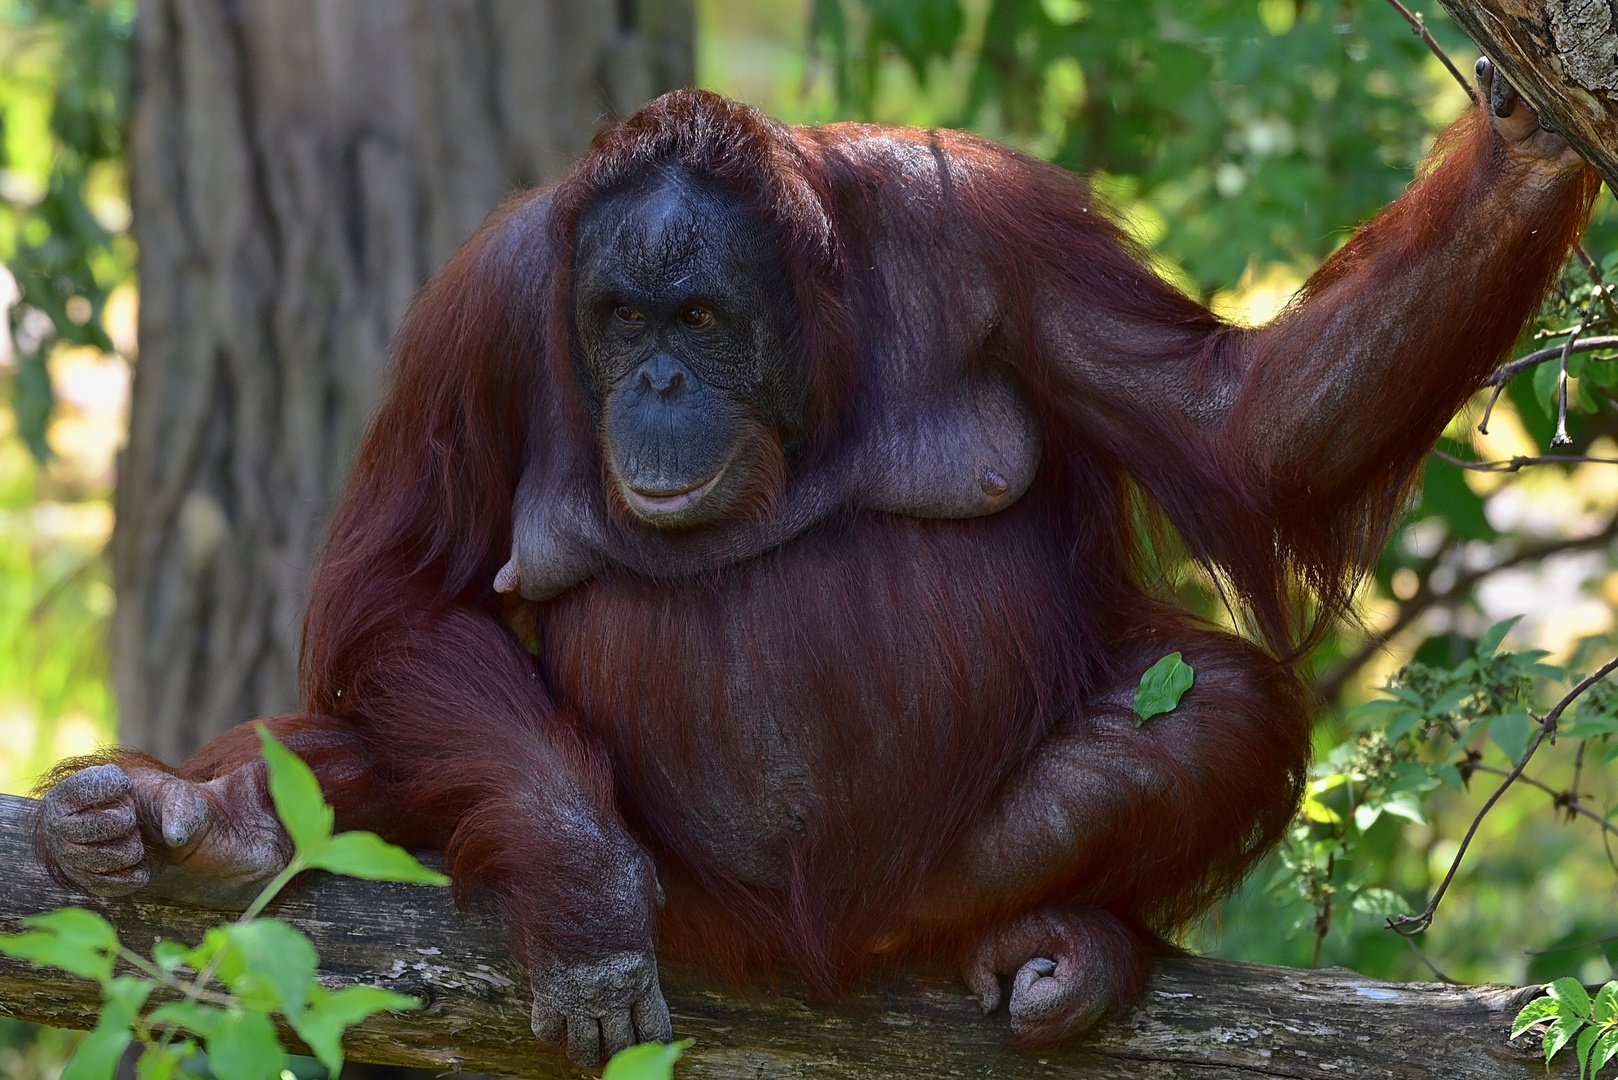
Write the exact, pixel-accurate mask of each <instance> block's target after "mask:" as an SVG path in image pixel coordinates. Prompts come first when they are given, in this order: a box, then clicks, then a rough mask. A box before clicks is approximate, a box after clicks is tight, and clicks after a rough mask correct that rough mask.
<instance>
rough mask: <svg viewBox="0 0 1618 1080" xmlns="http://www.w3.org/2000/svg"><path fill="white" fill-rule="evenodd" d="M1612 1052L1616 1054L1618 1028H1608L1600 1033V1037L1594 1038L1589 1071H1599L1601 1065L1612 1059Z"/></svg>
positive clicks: (1617, 1048)
mask: <svg viewBox="0 0 1618 1080" xmlns="http://www.w3.org/2000/svg"><path fill="white" fill-rule="evenodd" d="M1614 1054H1618V1030H1615V1029H1613V1028H1608V1029H1607V1030H1606V1031H1604V1032H1602V1033H1601V1038H1599V1039H1597V1040H1596V1044H1595V1047H1594V1050H1593V1052H1592V1053H1591V1054H1590V1071H1591V1072H1592V1073H1595V1072H1599V1071H1600V1069H1601V1067H1602V1066H1603V1065H1605V1064H1606V1063H1607V1062H1609V1061H1611V1060H1612V1056H1613V1055H1614Z"/></svg>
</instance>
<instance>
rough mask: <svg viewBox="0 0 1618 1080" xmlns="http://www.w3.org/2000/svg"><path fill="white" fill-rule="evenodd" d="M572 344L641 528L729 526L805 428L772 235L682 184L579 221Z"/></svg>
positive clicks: (660, 185)
mask: <svg viewBox="0 0 1618 1080" xmlns="http://www.w3.org/2000/svg"><path fill="white" fill-rule="evenodd" d="M574 275H575V276H574V296H575V300H574V311H573V317H574V323H573V325H574V332H575V334H576V337H577V342H578V360H579V365H580V368H581V380H580V381H581V384H582V385H583V386H584V387H585V388H586V390H587V396H586V400H587V401H589V402H590V403H591V404H592V406H593V407H594V409H595V410H596V412H597V418H598V421H599V423H600V425H601V430H602V433H603V436H604V439H603V441H604V443H605V449H606V458H607V465H608V468H609V470H610V471H611V475H612V481H613V483H614V484H615V486H616V490H617V494H618V495H619V496H620V497H621V498H622V500H623V503H624V505H625V506H626V507H627V508H628V509H629V511H630V512H631V513H632V514H633V515H634V516H635V517H637V518H639V519H640V520H641V521H644V522H646V523H647V524H651V525H655V526H658V527H660V528H690V527H694V526H698V525H702V524H704V523H706V522H710V521H715V520H718V519H721V518H723V517H725V516H726V515H727V514H729V513H730V512H731V511H732V510H733V509H734V508H735V507H736V505H737V504H738V502H740V501H741V500H742V499H744V498H745V497H746V496H747V494H748V493H749V492H750V491H752V490H754V489H755V488H756V487H757V486H758V484H759V482H760V480H761V479H762V478H760V477H759V476H758V475H757V474H758V472H759V470H760V469H761V468H762V467H764V463H765V462H766V461H768V460H769V459H770V458H771V457H772V456H774V455H775V453H776V452H777V447H776V446H775V445H772V443H775V442H776V441H777V439H778V433H781V432H790V431H791V430H793V429H794V428H796V426H797V425H798V423H799V422H800V420H801V416H800V413H801V410H802V393H801V390H799V388H798V387H797V385H796V380H795V371H794V364H793V358H792V353H791V350H790V348H789V344H788V343H789V339H790V337H791V334H792V328H793V327H792V305H791V299H790V295H789V293H788V291H787V285H786V278H785V275H784V274H783V272H782V269H781V267H780V265H779V263H778V261H777V260H776V258H775V257H774V254H773V252H772V251H771V248H770V244H769V241H768V239H767V237H766V235H765V233H764V230H763V229H762V228H761V227H760V226H759V225H758V224H757V223H756V222H753V221H751V220H750V219H749V218H748V216H747V215H744V214H739V213H735V212H734V211H733V209H732V208H731V207H729V206H727V201H726V200H725V199H724V198H723V196H720V195H718V194H716V193H714V192H711V191H708V190H704V189H703V188H702V187H700V186H698V185H697V184H696V183H695V182H694V181H693V180H692V179H691V178H689V177H686V176H682V175H679V174H666V175H663V176H660V177H656V178H655V179H654V180H653V182H652V183H650V184H648V185H646V186H644V187H641V188H639V189H637V190H634V191H631V192H627V193H624V194H620V195H617V196H615V197H609V198H605V199H602V200H600V201H598V202H597V203H596V204H595V205H594V206H592V207H591V209H590V210H589V212H588V213H587V214H586V215H585V217H584V219H583V220H582V221H581V222H580V227H579V236H578V244H577V250H576V254H575V259H574Z"/></svg>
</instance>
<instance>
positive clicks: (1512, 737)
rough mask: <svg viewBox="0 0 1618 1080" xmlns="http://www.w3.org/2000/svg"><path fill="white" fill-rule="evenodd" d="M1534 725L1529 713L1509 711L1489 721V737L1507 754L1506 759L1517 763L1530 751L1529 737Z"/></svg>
mask: <svg viewBox="0 0 1618 1080" xmlns="http://www.w3.org/2000/svg"><path fill="white" fill-rule="evenodd" d="M1533 726H1534V722H1533V721H1532V720H1530V719H1529V718H1528V714H1527V713H1523V712H1509V713H1506V714H1505V715H1504V716H1497V717H1495V718H1494V719H1493V720H1491V721H1489V738H1490V740H1491V741H1493V743H1494V744H1495V745H1496V746H1498V747H1499V748H1500V752H1501V753H1502V754H1505V755H1506V759H1507V760H1508V761H1510V762H1511V763H1512V764H1513V765H1515V764H1517V763H1518V762H1519V761H1521V760H1522V756H1523V755H1524V754H1526V753H1527V752H1528V739H1529V737H1530V735H1531V734H1532V732H1533Z"/></svg>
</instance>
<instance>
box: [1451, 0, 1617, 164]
mask: <svg viewBox="0 0 1618 1080" xmlns="http://www.w3.org/2000/svg"><path fill="white" fill-rule="evenodd" d="M1440 3H1442V4H1443V5H1444V10H1446V11H1448V12H1449V14H1450V17H1451V18H1453V19H1454V20H1455V21H1456V22H1457V23H1459V24H1460V26H1461V28H1462V29H1463V30H1465V31H1466V32H1467V34H1468V35H1470V36H1471V38H1472V40H1473V42H1475V43H1476V44H1477V46H1478V48H1479V49H1482V50H1483V52H1484V53H1486V54H1487V55H1488V57H1489V59H1491V60H1493V61H1494V62H1495V64H1497V65H1498V66H1499V68H1500V70H1501V71H1503V72H1505V73H1506V77H1507V78H1509V79H1510V80H1511V84H1512V85H1513V86H1515V87H1516V88H1517V89H1518V91H1519V92H1521V94H1522V96H1523V97H1525V98H1526V99H1528V102H1529V104H1531V105H1533V106H1534V108H1535V109H1536V110H1537V111H1538V112H1539V115H1540V119H1541V121H1542V122H1543V123H1544V124H1545V126H1546V127H1549V128H1552V129H1554V130H1556V131H1559V132H1561V133H1562V135H1563V136H1565V137H1566V138H1567V140H1568V141H1569V142H1571V143H1572V144H1573V146H1574V147H1575V148H1576V149H1577V150H1578V151H1579V153H1581V154H1583V155H1584V159H1585V160H1586V161H1588V162H1589V163H1590V164H1591V165H1593V166H1595V168H1596V171H1597V172H1599V173H1600V174H1601V175H1602V177H1603V178H1604V179H1605V180H1606V181H1607V185H1608V186H1609V187H1612V186H1613V183H1614V181H1615V180H1618V0H1440Z"/></svg>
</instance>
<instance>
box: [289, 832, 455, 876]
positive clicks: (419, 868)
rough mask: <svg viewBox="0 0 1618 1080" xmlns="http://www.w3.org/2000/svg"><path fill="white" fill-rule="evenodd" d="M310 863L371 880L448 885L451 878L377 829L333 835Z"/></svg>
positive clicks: (317, 866) (321, 867)
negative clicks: (377, 831) (428, 865)
mask: <svg viewBox="0 0 1618 1080" xmlns="http://www.w3.org/2000/svg"><path fill="white" fill-rule="evenodd" d="M309 865H310V866H311V867H316V868H319V869H322V870H330V871H331V872H332V873H334V874H347V875H348V876H349V877H357V878H367V879H369V880H371V881H408V882H413V883H415V884H418V885H448V884H449V878H447V877H445V876H444V875H443V874H440V873H439V872H438V871H436V870H429V869H427V868H426V867H425V866H423V865H421V863H419V862H417V861H416V857H415V856H414V855H412V854H410V852H408V851H406V850H405V849H404V848H402V847H399V846H398V845H397V844H390V843H388V842H387V841H386V840H384V839H382V838H381V837H380V836H378V835H376V834H375V833H370V832H360V831H354V832H345V833H339V834H338V835H336V836H334V837H332V838H331V840H330V841H329V842H328V843H327V844H326V846H325V847H324V848H322V849H321V851H320V852H319V853H318V854H316V855H314V856H313V857H311V858H310V860H309Z"/></svg>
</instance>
